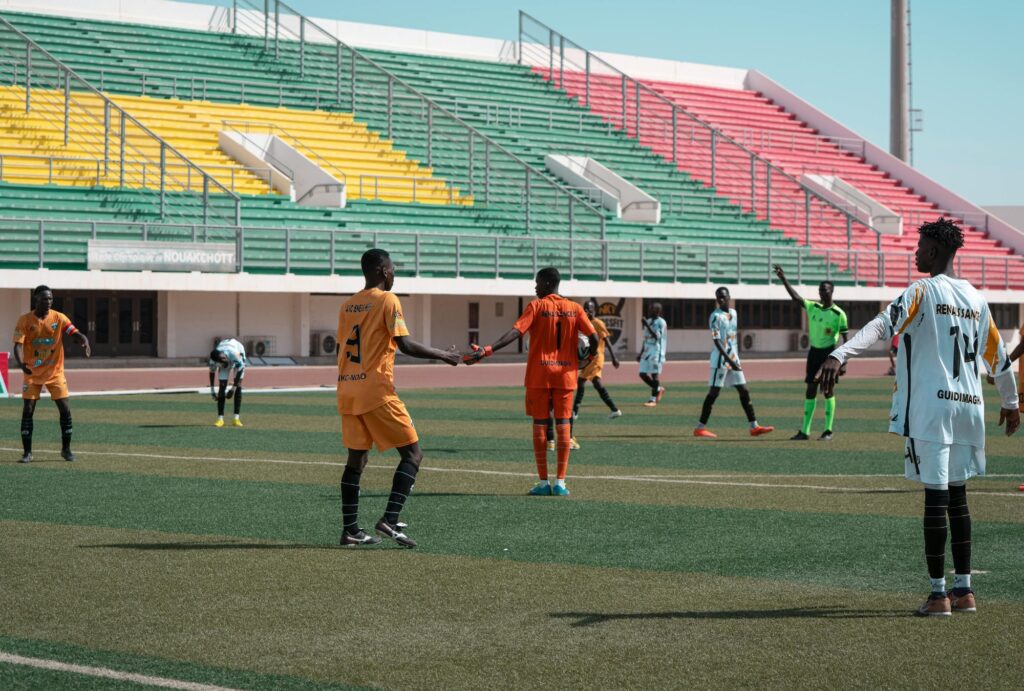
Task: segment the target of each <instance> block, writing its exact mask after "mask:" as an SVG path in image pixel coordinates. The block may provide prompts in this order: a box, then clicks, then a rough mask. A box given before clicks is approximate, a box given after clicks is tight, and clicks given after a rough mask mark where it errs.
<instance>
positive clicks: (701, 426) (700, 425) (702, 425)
mask: <svg viewBox="0 0 1024 691" xmlns="http://www.w3.org/2000/svg"><path fill="white" fill-rule="evenodd" d="M704 427H705V425H704V423H703V422H698V423H697V427H696V429H704Z"/></svg>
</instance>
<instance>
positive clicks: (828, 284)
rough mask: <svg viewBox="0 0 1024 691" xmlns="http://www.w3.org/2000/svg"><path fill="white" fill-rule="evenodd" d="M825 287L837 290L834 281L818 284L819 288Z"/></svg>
mask: <svg viewBox="0 0 1024 691" xmlns="http://www.w3.org/2000/svg"><path fill="white" fill-rule="evenodd" d="M825 286H828V287H829V288H831V289H832V290H835V289H836V284H835V283H833V282H832V281H822V282H821V283H819V284H818V287H819V288H824V287H825Z"/></svg>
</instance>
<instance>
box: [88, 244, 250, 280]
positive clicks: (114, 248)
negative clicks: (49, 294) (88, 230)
mask: <svg viewBox="0 0 1024 691" xmlns="http://www.w3.org/2000/svg"><path fill="white" fill-rule="evenodd" d="M236 258H237V257H236V249H235V246H234V245H231V244H214V243H205V242H140V241H126V240H90V241H89V255H88V264H87V266H88V268H90V269H108V270H109V269H112V270H120V271H202V272H204V273H235V272H236V271H237V270H238V264H237V262H236Z"/></svg>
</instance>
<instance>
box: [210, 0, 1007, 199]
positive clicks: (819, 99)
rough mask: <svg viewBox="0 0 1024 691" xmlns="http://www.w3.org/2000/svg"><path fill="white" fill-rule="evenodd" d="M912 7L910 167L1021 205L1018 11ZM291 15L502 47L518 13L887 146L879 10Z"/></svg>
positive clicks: (594, 2)
mask: <svg viewBox="0 0 1024 691" xmlns="http://www.w3.org/2000/svg"><path fill="white" fill-rule="evenodd" d="M910 1H911V19H912V24H913V26H912V35H911V38H912V42H913V63H914V72H913V80H914V106H915V107H917V108H922V109H923V110H924V131H923V132H919V133H917V134H915V135H914V136H915V139H914V149H915V151H914V164H915V166H916V167H917V168H918V169H920V170H921V171H922V172H924V173H925V174H926V175H928V176H930V177H932V178H933V179H935V180H937V181H939V182H941V183H942V184H944V185H946V186H947V187H950V188H951V189H953V190H955V191H956V192H958V193H960V194H962V195H964V196H966V197H967V198H968V199H970V200H971V201H973V202H975V203H977V204H981V205H983V206H984V205H994V204H1020V205H1024V132H1022V131H1021V128H1020V123H1021V120H1022V114H1024V89H1022V88H1021V86H1020V85H1021V83H1022V80H1024V49H1022V48H1021V44H1020V41H1021V33H1022V32H1024V3H1022V2H1016V1H1015V0H985V2H964V1H963V0H957V1H954V0H910ZM205 4H221V5H224V4H230V2H229V1H226V0H217V1H216V2H215V3H214V2H211V0H205ZM289 4H291V5H292V6H293V7H295V8H296V9H297V10H299V11H301V12H304V13H305V14H307V15H308V16H315V17H329V18H334V19H345V20H348V21H355V22H368V23H373V24H386V25H390V26H402V27H408V28H415V29H427V30H432V31H447V32H451V33H461V34H472V35H477V36H491V37H495V38H508V39H513V38H515V35H516V22H517V11H518V10H519V9H523V10H524V11H526V12H528V13H530V14H531V15H533V16H535V17H537V18H538V19H540V20H541V21H543V22H545V23H547V24H549V25H551V26H553V27H554V28H555V29H558V30H559V31H561V32H562V33H564V34H566V35H567V36H569V37H571V38H573V39H574V40H575V41H577V42H579V43H580V44H581V45H583V46H585V47H587V48H590V49H592V50H605V51H612V52H618V53H630V54H635V55H646V56H651V57H660V58H670V59H675V60H684V61H688V62H703V63H709V64H715V65H726V66H732V67H745V68H755V69H758V70H760V71H761V72H764V73H765V74H767V75H768V76H769V77H771V78H773V79H774V80H775V81H777V82H779V83H781V84H782V85H783V86H785V87H787V88H788V89H790V90H791V91H794V92H795V93H797V94H798V95H800V96H801V97H803V98H804V99H806V100H808V101H810V102H811V103H812V104H814V105H815V106H817V107H818V108H820V109H822V110H824V111H825V112H827V113H828V114H829V115H831V116H832V117H834V118H836V119H837V120H839V121H840V122H842V123H844V124H845V125H847V126H848V127H850V128H851V129H853V130H855V131H857V132H858V133H860V134H861V135H863V136H864V137H866V138H867V139H869V140H871V141H873V142H875V143H876V144H879V145H880V146H883V147H886V148H887V147H888V141H889V119H888V118H889V0H857V1H856V2H851V1H850V0H844V1H840V0H818V1H817V2H814V1H811V2H808V1H807V0H728V1H725V0H719V1H718V2H716V1H715V0H703V1H701V2H697V1H696V0H674V1H671V0H632V2H629V3H624V2H612V1H610V0H547V1H544V0H520V1H519V2H504V1H500V0H498V1H490V2H489V1H487V0H431V1H429V2H425V1H424V0H382V1H380V2H339V1H338V0H292V1H291V2H290V3H289ZM624 8H628V10H627V11H625V12H624V11H623V9H624Z"/></svg>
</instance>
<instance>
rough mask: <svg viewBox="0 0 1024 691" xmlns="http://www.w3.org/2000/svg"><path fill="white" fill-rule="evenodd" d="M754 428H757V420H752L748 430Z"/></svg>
mask: <svg viewBox="0 0 1024 691" xmlns="http://www.w3.org/2000/svg"><path fill="white" fill-rule="evenodd" d="M756 427H757V420H754V421H753V422H751V423H750V429H754V428H756Z"/></svg>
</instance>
